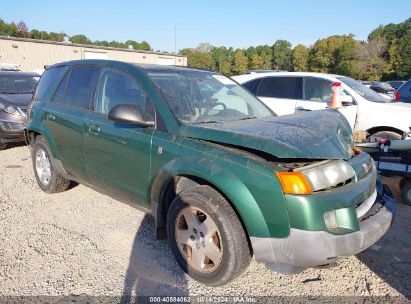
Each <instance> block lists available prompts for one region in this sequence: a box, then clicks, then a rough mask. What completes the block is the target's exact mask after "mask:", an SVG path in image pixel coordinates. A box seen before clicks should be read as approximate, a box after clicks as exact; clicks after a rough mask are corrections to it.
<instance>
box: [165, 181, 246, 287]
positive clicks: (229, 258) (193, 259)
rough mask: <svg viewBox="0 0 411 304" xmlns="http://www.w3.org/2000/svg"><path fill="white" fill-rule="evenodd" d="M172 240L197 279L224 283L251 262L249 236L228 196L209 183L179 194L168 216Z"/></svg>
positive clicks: (187, 269)
mask: <svg viewBox="0 0 411 304" xmlns="http://www.w3.org/2000/svg"><path fill="white" fill-rule="evenodd" d="M167 235H168V242H169V245H170V247H171V249H172V250H173V252H174V254H175V256H176V259H177V261H178V263H179V264H180V266H181V268H182V269H183V270H184V271H185V272H186V273H187V274H189V275H190V276H191V277H192V278H193V279H195V280H197V281H199V282H201V283H203V284H206V285H211V286H218V285H223V284H226V283H227V282H229V281H230V280H232V279H234V278H235V277H237V276H238V275H240V274H241V273H242V272H243V271H244V270H245V269H246V268H247V267H248V265H249V264H250V261H251V252H250V247H249V245H248V240H247V236H246V234H245V232H244V229H243V227H242V225H241V222H240V221H239V219H238V217H237V214H236V213H235V211H234V210H233V209H232V207H231V206H230V204H229V203H228V202H227V201H226V200H225V198H224V197H223V196H222V195H221V194H220V193H218V192H217V191H216V190H214V189H213V188H211V187H209V186H197V187H194V188H192V189H188V190H185V191H183V192H182V193H180V194H179V195H177V197H176V198H175V199H174V200H173V202H172V203H171V206H170V208H169V211H168V215H167Z"/></svg>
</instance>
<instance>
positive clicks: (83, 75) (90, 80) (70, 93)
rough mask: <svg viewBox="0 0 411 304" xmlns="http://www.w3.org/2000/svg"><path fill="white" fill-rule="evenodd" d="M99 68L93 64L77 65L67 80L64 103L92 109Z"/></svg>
mask: <svg viewBox="0 0 411 304" xmlns="http://www.w3.org/2000/svg"><path fill="white" fill-rule="evenodd" d="M97 72H98V69H97V68H96V67H93V66H75V67H73V68H72V69H71V72H70V77H69V79H68V82H67V88H66V93H65V95H64V102H63V103H64V104H66V105H68V106H72V107H76V108H81V109H90V103H91V99H92V96H93V95H94V90H95V83H96V78H97Z"/></svg>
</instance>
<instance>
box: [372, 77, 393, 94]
mask: <svg viewBox="0 0 411 304" xmlns="http://www.w3.org/2000/svg"><path fill="white" fill-rule="evenodd" d="M370 89H371V90H374V91H375V92H377V93H379V94H385V95H387V96H388V97H390V98H393V94H394V92H395V89H394V88H393V87H392V86H390V85H389V84H388V83H386V82H379V81H373V82H371V85H370ZM384 97H385V96H384Z"/></svg>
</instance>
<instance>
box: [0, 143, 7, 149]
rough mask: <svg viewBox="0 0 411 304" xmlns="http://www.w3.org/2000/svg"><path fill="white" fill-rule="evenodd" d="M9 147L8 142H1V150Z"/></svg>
mask: <svg viewBox="0 0 411 304" xmlns="http://www.w3.org/2000/svg"><path fill="white" fill-rule="evenodd" d="M6 148H7V144H5V143H0V151H1V150H4V149H6Z"/></svg>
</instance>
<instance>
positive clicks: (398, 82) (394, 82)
mask: <svg viewBox="0 0 411 304" xmlns="http://www.w3.org/2000/svg"><path fill="white" fill-rule="evenodd" d="M405 82H406V81H405V80H390V81H387V83H388V84H389V85H390V86H392V87H393V88H394V89H396V90H398V88H399V87H400V86H402V85H403V84H404V83H405Z"/></svg>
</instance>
